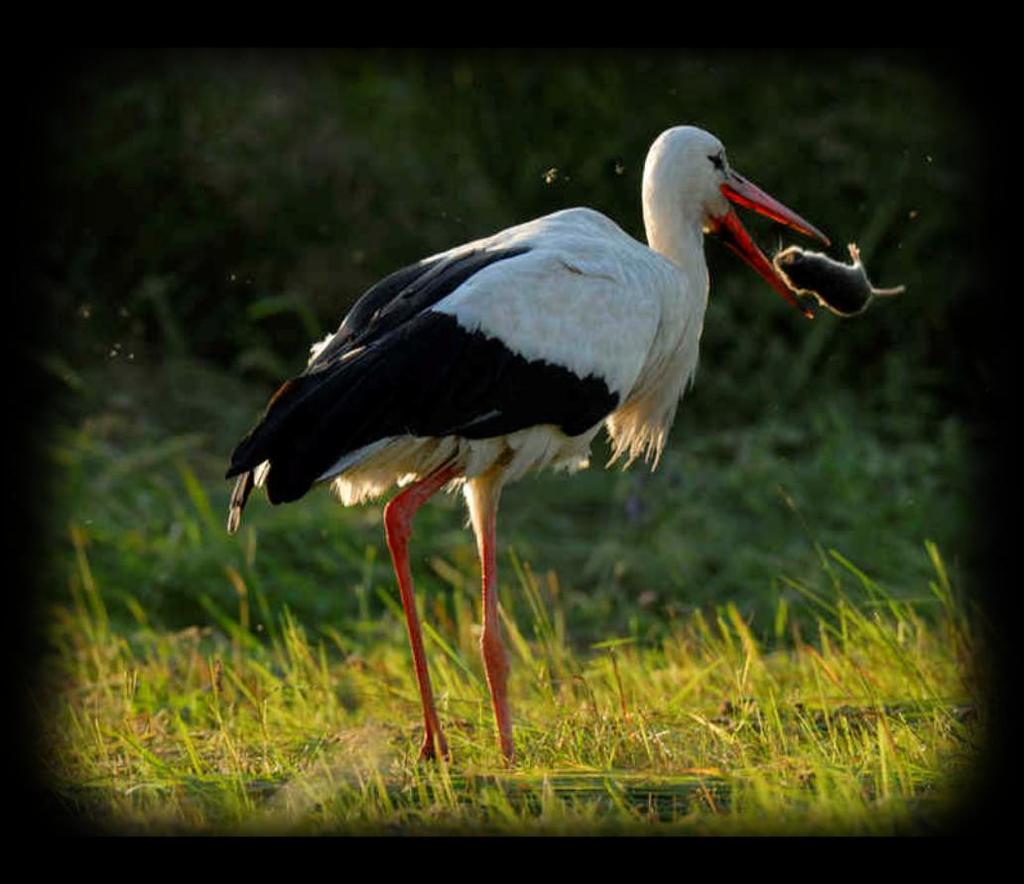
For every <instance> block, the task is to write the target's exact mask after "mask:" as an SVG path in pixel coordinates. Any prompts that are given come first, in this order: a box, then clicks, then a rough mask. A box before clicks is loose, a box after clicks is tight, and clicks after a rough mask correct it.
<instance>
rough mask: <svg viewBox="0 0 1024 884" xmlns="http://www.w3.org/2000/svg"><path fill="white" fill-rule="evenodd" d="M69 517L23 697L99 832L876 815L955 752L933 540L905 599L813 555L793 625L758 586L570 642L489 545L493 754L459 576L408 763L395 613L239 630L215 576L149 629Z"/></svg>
mask: <svg viewBox="0 0 1024 884" xmlns="http://www.w3.org/2000/svg"><path fill="white" fill-rule="evenodd" d="M71 532H72V533H71V537H72V541H73V545H74V549H75V553H76V555H75V566H74V567H75V572H74V573H73V574H72V575H71V578H70V586H71V589H72V602H71V603H70V604H68V605H61V606H58V607H57V608H55V610H54V612H53V614H54V616H53V620H52V639H53V643H54V647H55V649H56V654H55V656H54V658H53V659H52V660H51V661H50V662H49V664H48V665H47V667H46V675H47V680H46V684H47V685H48V687H49V689H50V691H52V693H49V694H48V695H47V696H45V697H40V698H39V707H40V708H41V709H42V710H43V711H44V715H43V724H44V730H45V734H46V741H45V757H46V759H47V768H48V770H49V773H50V777H51V781H52V786H53V788H54V789H55V791H56V793H57V794H58V795H59V796H60V798H61V800H62V802H63V803H64V804H65V805H66V806H67V807H68V808H69V810H70V811H71V812H72V813H74V814H80V815H81V817H82V818H83V819H88V820H91V821H92V823H93V824H95V825H96V826H97V827H99V828H101V829H104V830H106V829H109V830H114V831H142V832H154V831H217V832H220V831H230V832H258V831H273V832H321V831H323V832H328V831H344V832H376V831H394V830H410V831H419V830H422V831H431V832H444V831H451V832H455V831H467V830H470V831H492V832H506V831H507V832H550V833H555V832H619V831H622V832H634V831H635V832H645V831H671V832H694V833H696V832H721V833H730V832H755V833H770V832H874V833H885V832H896V831H903V830H907V829H911V830H912V829H913V828H914V826H915V825H916V824H917V823H919V822H921V821H922V820H926V821H931V822H932V824H933V825H934V824H935V821H937V820H941V819H942V818H943V816H944V814H945V813H946V812H947V811H948V810H949V808H950V804H951V801H952V800H953V795H954V794H955V791H956V787H957V784H958V783H960V782H963V781H965V780H969V778H970V773H971V770H972V766H973V765H974V764H975V763H976V757H975V748H974V747H976V746H977V745H978V742H979V740H980V739H981V721H982V719H983V712H984V710H983V706H982V704H981V702H980V700H979V698H978V696H977V688H976V686H975V684H974V682H973V680H972V679H973V675H972V660H973V657H972V655H973V653H974V651H975V647H974V645H975V639H974V632H973V627H972V624H971V623H970V621H969V620H968V618H967V617H966V616H965V614H964V611H963V609H962V607H961V606H960V604H959V603H958V601H957V600H956V598H955V596H954V592H953V588H952V586H951V585H950V583H949V580H948V577H947V575H946V572H945V569H944V566H943V563H942V560H941V557H940V555H939V552H938V550H937V549H935V548H934V547H929V548H928V550H927V556H928V557H929V558H930V560H931V563H932V566H933V568H934V578H933V580H931V581H930V585H929V586H928V587H923V590H924V591H925V592H926V593H928V595H929V596H930V598H931V600H932V602H931V604H925V603H924V602H916V603H909V602H901V601H898V600H896V599H894V598H893V597H891V596H890V595H888V594H887V593H886V592H885V591H884V590H882V589H881V587H879V586H877V585H876V584H874V583H873V582H872V581H871V580H870V578H868V577H867V576H866V575H865V574H863V573H862V572H860V571H859V570H858V569H857V568H856V567H855V566H854V565H853V564H851V563H849V562H847V561H846V560H845V559H844V558H843V557H842V556H840V555H839V554H837V553H835V552H832V553H830V554H828V555H824V556H823V558H822V569H823V574H824V575H825V577H826V580H825V581H824V583H823V586H824V588H820V587H819V588H812V587H809V586H806V585H803V584H800V583H798V582H797V581H790V582H791V583H792V585H793V586H794V587H795V588H796V589H797V590H798V591H799V593H800V595H801V596H802V597H803V598H805V599H806V602H805V604H806V606H807V609H808V612H810V613H811V614H812V616H813V623H814V630H813V634H806V630H805V631H804V634H801V630H800V628H799V627H798V626H797V624H796V621H794V620H792V619H791V618H790V616H789V612H788V610H787V607H785V606H782V607H780V608H779V609H778V611H777V616H776V619H775V632H776V634H777V637H776V638H775V639H769V640H759V639H758V638H757V637H756V636H755V635H754V633H753V632H752V630H751V629H750V627H749V625H748V624H747V623H746V622H745V621H744V619H743V617H742V616H741V615H740V612H739V610H738V609H737V608H736V606H735V605H732V604H726V605H723V606H719V607H717V608H715V609H713V610H711V611H708V612H706V613H703V614H702V613H699V612H698V613H695V614H694V615H692V616H691V617H688V618H686V619H683V620H679V621H677V622H676V623H675V625H674V628H673V630H672V631H671V633H670V634H668V635H667V636H666V637H664V638H663V639H661V640H659V641H657V642H651V643H647V642H642V641H634V640H629V639H627V640H621V639H620V640H615V639H612V640H609V641H604V642H599V643H596V644H595V645H594V646H593V647H591V648H590V649H588V650H586V651H584V652H579V651H577V650H574V649H573V648H572V647H571V646H570V645H569V643H568V642H567V637H566V636H567V630H566V622H567V620H569V619H570V615H569V612H567V611H566V610H565V609H564V607H563V605H562V603H561V601H560V594H559V592H558V583H557V580H556V578H555V577H554V575H550V574H549V575H547V576H546V577H544V578H543V579H539V578H538V577H537V576H536V575H534V574H533V572H532V571H531V569H530V568H529V566H528V565H526V564H525V563H519V562H518V561H516V560H515V559H514V557H512V558H511V561H510V562H509V565H510V566H511V567H509V568H507V569H506V573H507V574H508V575H509V577H508V578H507V583H506V585H505V586H504V587H503V595H504V596H505V597H506V598H507V597H509V596H510V595H511V594H513V593H514V594H516V595H517V596H519V597H520V598H521V599H522V600H524V601H525V603H526V604H525V605H523V606H520V615H519V616H518V617H513V616H510V615H509V613H508V612H507V611H505V612H503V613H504V614H505V616H504V625H505V630H506V637H507V641H508V645H509V648H510V652H511V654H512V657H513V673H512V678H511V682H510V693H511V699H512V705H513V709H514V712H515V716H516V739H517V747H518V752H519V757H518V759H517V762H516V764H515V765H514V766H513V767H512V768H511V769H506V768H505V767H504V766H503V765H502V764H501V762H500V758H499V754H498V751H497V748H496V745H495V739H494V733H493V724H492V721H491V712H490V705H489V702H488V697H487V691H486V686H485V683H484V680H483V677H482V672H481V667H480V664H479V662H478V654H477V647H476V646H477V637H478V633H477V630H476V625H475V624H476V623H477V622H478V620H479V613H478V610H477V606H478V602H477V600H476V598H475V595H473V593H472V590H471V588H470V587H471V586H472V583H473V581H472V578H471V575H465V578H466V579H465V583H464V588H452V589H451V591H450V594H449V597H448V598H447V599H446V600H445V601H446V602H447V604H440V603H439V602H440V600H439V599H438V598H436V597H435V606H434V607H433V608H432V609H431V610H426V611H424V612H423V613H424V615H425V616H426V618H427V621H428V622H429V623H431V624H432V625H431V626H430V627H429V628H428V630H427V641H428V653H429V656H430V662H431V667H432V674H433V679H434V684H435V689H436V692H437V694H438V703H439V708H440V714H441V718H442V722H443V726H444V727H445V729H446V731H447V734H448V738H449V742H450V745H451V749H452V761H451V763H450V764H418V763H417V762H416V760H415V759H416V750H417V748H418V740H419V738H420V736H421V734H420V731H419V721H420V718H419V704H418V699H417V694H416V688H415V684H414V681H413V678H412V672H411V666H410V664H409V653H408V649H407V647H406V643H405V638H404V633H403V628H402V623H401V619H400V618H399V617H397V616H393V617H385V618H383V619H375V620H372V621H371V620H359V619H356V620H352V621H346V622H344V623H337V624H334V625H333V626H331V625H325V626H324V629H323V632H322V633H321V636H320V637H317V638H313V637H311V636H310V633H309V631H308V629H307V628H306V627H304V626H303V624H301V623H299V622H297V621H296V620H295V618H294V617H293V616H292V615H290V614H289V613H288V611H287V610H283V611H279V612H278V613H276V614H273V616H271V617H270V618H269V619H267V620H266V621H264V622H266V623H267V624H268V628H267V630H266V631H265V633H264V634H262V635H258V634H257V633H255V632H254V630H253V628H252V617H251V612H250V605H251V603H252V599H251V597H250V595H251V593H250V589H249V587H248V586H246V584H245V581H244V578H243V577H242V576H241V575H240V574H239V573H237V572H235V573H234V574H233V575H232V580H233V581H234V583H235V585H236V587H237V599H238V606H237V609H236V610H234V611H231V612H227V611H217V612H216V614H215V619H216V620H217V622H218V625H217V626H216V627H206V628H203V629H200V628H190V629H185V630H181V631H176V632H175V631H167V630H158V629H154V628H153V627H152V626H151V625H150V623H149V622H148V620H147V617H146V614H145V611H144V610H142V608H141V607H139V606H132V609H133V611H134V618H135V623H134V625H133V626H131V627H130V628H127V627H116V626H114V625H112V622H111V618H110V617H109V614H108V611H107V608H106V604H105V600H104V591H103V587H102V586H99V585H98V584H97V583H96V581H95V578H94V577H93V575H92V573H91V571H90V568H89V558H88V549H87V535H86V532H85V531H84V530H83V529H82V528H81V526H78V525H74V526H73V527H72V529H71ZM377 589H380V588H379V587H375V588H369V587H368V588H367V590H368V591H373V590H377ZM382 594H383V595H385V596H386V593H384V592H383V591H382ZM388 597H389V596H388ZM257 604H261V602H257ZM780 604H781V603H780ZM925 609H927V610H925ZM442 611H447V612H448V613H446V614H444V616H439V614H441V613H442Z"/></svg>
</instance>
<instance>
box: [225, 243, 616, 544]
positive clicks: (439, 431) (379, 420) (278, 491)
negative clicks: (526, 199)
mask: <svg viewBox="0 0 1024 884" xmlns="http://www.w3.org/2000/svg"><path fill="white" fill-rule="evenodd" d="M522 251H523V250H515V251H506V252H503V253H498V256H497V257H495V253H479V252H476V253H468V254H467V255H465V256H463V257H462V258H460V259H458V260H455V261H449V262H448V263H447V264H443V265H442V264H440V263H439V262H435V263H427V264H422V265H416V267H417V268H418V269H419V270H420V273H419V274H418V275H417V274H413V273H411V272H407V271H409V268H406V270H405V271H399V273H398V274H393V275H392V276H391V277H388V278H387V279H385V280H383V281H382V282H381V283H380V284H379V285H378V286H375V287H374V288H373V289H371V290H370V291H368V292H367V293H366V294H365V295H364V296H363V297H362V298H361V299H360V301H359V302H358V303H357V304H356V305H355V307H354V308H353V309H352V311H351V312H350V313H349V314H348V316H347V317H346V318H345V321H344V322H343V323H342V325H341V328H339V330H338V333H337V335H336V336H335V338H334V340H333V341H332V342H331V343H330V344H329V345H328V347H327V348H325V350H324V351H323V352H321V353H320V354H319V355H318V358H317V359H316V360H314V362H313V363H312V364H311V365H310V366H309V368H308V369H307V370H306V372H304V373H303V374H302V375H299V376H298V377H296V378H292V379H291V380H290V381H288V382H286V384H285V385H284V386H283V387H282V388H281V389H279V391H278V393H277V394H275V396H274V398H273V399H272V400H271V404H270V406H268V408H267V411H266V413H265V414H264V416H263V419H262V420H261V421H260V423H259V424H258V425H257V426H256V427H254V428H253V430H252V431H251V432H250V433H249V434H248V435H247V436H246V438H245V439H243V440H242V442H241V443H240V444H239V445H238V447H237V448H236V449H235V452H234V453H233V455H232V459H231V467H230V469H229V470H228V477H231V476H234V475H239V474H244V473H246V472H251V471H252V470H254V469H255V468H256V467H257V466H258V465H259V464H260V463H262V462H263V461H265V460H269V461H270V471H269V473H268V474H267V481H266V490H267V496H268V498H269V499H270V501H271V503H281V502H285V501H290V500H295V499H297V498H299V497H301V496H302V495H303V494H305V493H306V491H308V490H309V488H310V487H311V486H312V484H313V483H314V482H315V481H316V480H317V478H318V477H319V476H320V475H322V474H323V473H324V472H325V471H327V470H328V469H329V468H330V467H331V466H332V465H333V464H334V463H336V462H337V460H338V459H339V458H341V457H342V456H344V455H345V454H347V453H349V452H351V451H355V450H357V449H359V448H361V447H363V446H365V445H369V444H371V443H373V442H376V441H377V440H379V439H383V438H387V437H390V436H399V435H406V434H411V435H416V436H427V437H430V436H447V435H463V436H466V437H468V438H473V439H481V438H487V437H489V436H498V435H502V434H505V433H511V432H514V431H516V430H521V429H524V428H526V427H530V426H536V425H539V424H554V425H556V426H558V427H560V428H561V429H562V430H563V432H565V433H566V434H567V435H569V436H576V435H579V434H580V433H582V432H584V431H586V430H587V429H589V428H590V427H592V426H594V424H596V423H598V422H599V421H601V420H602V419H604V418H605V417H606V416H607V415H608V414H609V413H610V412H611V411H613V410H614V409H615V408H616V407H617V405H618V401H619V400H618V396H617V395H616V394H614V393H612V392H611V391H610V390H609V389H608V386H607V384H606V383H605V382H604V381H603V380H602V379H600V378H598V377H596V376H589V377H586V378H580V377H579V376H578V375H576V374H574V373H573V372H572V371H570V370H569V369H567V368H564V367H562V366H558V365H553V364H550V363H547V362H543V361H539V360H528V359H526V358H524V357H523V356H521V355H519V354H518V353H515V352H513V351H512V350H510V349H509V348H508V347H506V346H505V345H504V344H503V343H502V342H501V341H499V340H498V339H496V338H489V337H487V336H486V335H485V334H483V333H482V332H479V331H477V332H469V331H467V330H465V329H463V328H462V327H461V326H460V325H459V324H458V321H457V320H456V319H455V318H454V317H453V316H450V315H447V314H442V313H436V312H433V311H430V310H429V309H428V308H429V307H430V306H432V305H433V304H435V303H437V301H439V300H440V299H441V298H442V297H444V296H445V295H446V294H448V293H450V292H451V291H454V290H455V288H457V287H458V286H459V285H461V284H462V283H463V282H464V281H465V280H466V279H468V278H469V277H470V276H471V275H472V274H473V273H476V272H478V271H479V270H480V269H481V268H482V267H485V266H487V264H490V263H492V262H493V261H495V260H501V259H502V258H507V257H511V256H512V255H514V254H521V252H522ZM402 274H406V275H404V276H403V275H402ZM389 280H390V282H389ZM382 287H383V288H382ZM339 339H343V340H342V342H341V343H339ZM328 351H331V352H328ZM247 484H248V483H247ZM235 523H236V524H237V518H235Z"/></svg>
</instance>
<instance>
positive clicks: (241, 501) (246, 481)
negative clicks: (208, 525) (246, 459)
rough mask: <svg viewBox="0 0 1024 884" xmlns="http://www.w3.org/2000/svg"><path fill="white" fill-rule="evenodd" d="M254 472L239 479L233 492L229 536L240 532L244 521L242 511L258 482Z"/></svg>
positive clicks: (229, 507)
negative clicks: (239, 527)
mask: <svg viewBox="0 0 1024 884" xmlns="http://www.w3.org/2000/svg"><path fill="white" fill-rule="evenodd" d="M254 472H255V471H254V470H248V471H247V472H244V473H242V475H240V476H239V477H238V481H237V482H235V490H234V491H232V492H231V503H230V504H229V506H228V534H234V533H235V532H236V531H237V530H238V523H239V522H241V521H242V510H244V509H245V503H246V501H247V500H248V499H249V495H250V494H251V493H252V489H253V487H254V486H255V484H256V482H255V479H254Z"/></svg>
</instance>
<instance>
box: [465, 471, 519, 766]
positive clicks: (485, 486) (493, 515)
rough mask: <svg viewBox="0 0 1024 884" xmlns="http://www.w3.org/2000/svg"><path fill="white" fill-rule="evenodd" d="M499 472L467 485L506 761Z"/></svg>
mask: <svg viewBox="0 0 1024 884" xmlns="http://www.w3.org/2000/svg"><path fill="white" fill-rule="evenodd" d="M501 482H502V477H501V474H500V472H498V471H491V472H488V473H485V474H484V475H482V476H479V477H477V478H475V479H472V480H471V481H470V482H468V483H467V484H466V501H467V503H468V504H469V514H470V519H471V520H472V522H473V532H474V533H475V534H476V543H477V550H478V551H479V553H480V571H481V575H482V583H483V621H484V622H483V631H482V632H481V634H480V650H481V652H482V654H483V658H484V670H485V671H486V673H487V685H488V687H489V688H490V690H491V705H492V706H493V707H494V718H495V721H496V722H497V726H498V744H499V746H500V747H501V754H502V755H503V756H504V757H505V760H506V761H507V762H511V761H512V760H513V758H514V757H515V747H514V745H513V743H512V716H511V714H510V713H509V708H508V695H507V693H506V690H505V685H506V683H507V681H508V670H509V665H508V654H507V653H506V651H505V645H504V643H503V642H502V639H501V625H500V623H499V621H498V569H497V561H496V556H495V533H496V527H497V522H498V499H499V497H500V496H501Z"/></svg>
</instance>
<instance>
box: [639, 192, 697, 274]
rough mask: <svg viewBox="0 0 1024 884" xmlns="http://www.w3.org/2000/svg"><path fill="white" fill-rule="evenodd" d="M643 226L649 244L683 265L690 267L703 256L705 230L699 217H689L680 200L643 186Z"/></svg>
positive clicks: (659, 252)
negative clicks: (670, 200)
mask: <svg viewBox="0 0 1024 884" xmlns="http://www.w3.org/2000/svg"><path fill="white" fill-rule="evenodd" d="M644 229H645V231H646V232H647V244H648V245H649V246H650V247H651V248H652V249H654V251H656V252H658V254H660V255H664V256H665V257H666V258H668V259H669V260H671V261H672V262H673V263H675V264H678V265H679V266H680V267H683V268H686V269H687V270H689V269H691V268H692V267H693V266H694V264H695V263H696V262H701V263H703V260H704V230H703V224H702V222H701V220H700V218H699V217H692V218H691V217H689V216H688V214H687V212H686V211H685V210H684V208H683V207H682V206H681V205H680V204H679V202H678V201H673V202H669V201H668V200H667V199H666V194H665V193H663V192H659V191H657V190H649V189H648V188H647V187H645V188H644Z"/></svg>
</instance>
